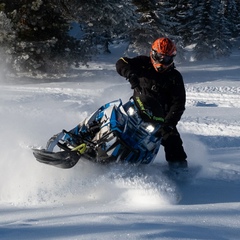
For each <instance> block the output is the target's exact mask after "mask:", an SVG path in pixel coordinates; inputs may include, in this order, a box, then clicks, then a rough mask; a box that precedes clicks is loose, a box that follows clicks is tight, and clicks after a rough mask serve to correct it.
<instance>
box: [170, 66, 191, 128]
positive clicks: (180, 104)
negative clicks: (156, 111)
mask: <svg viewBox="0 0 240 240" xmlns="http://www.w3.org/2000/svg"><path fill="white" fill-rule="evenodd" d="M174 71H175V73H176V76H175V78H173V80H172V93H171V94H172V102H171V105H170V108H169V111H168V113H167V115H166V117H165V123H166V124H169V125H173V126H176V125H177V123H178V121H179V120H180V119H181V116H182V114H183V112H184V111H185V103H186V91H185V86H184V82H183V78H182V75H181V74H180V73H179V72H178V71H177V70H174Z"/></svg>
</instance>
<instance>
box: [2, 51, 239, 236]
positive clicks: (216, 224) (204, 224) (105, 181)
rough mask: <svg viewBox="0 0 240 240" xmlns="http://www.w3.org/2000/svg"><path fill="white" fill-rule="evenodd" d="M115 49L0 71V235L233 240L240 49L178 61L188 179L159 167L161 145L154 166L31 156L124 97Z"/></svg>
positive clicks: (235, 230)
mask: <svg viewBox="0 0 240 240" xmlns="http://www.w3.org/2000/svg"><path fill="white" fill-rule="evenodd" d="M119 56H120V54H119V51H118V49H113V54H112V55H111V56H103V57H101V58H99V59H98V61H96V62H92V63H91V64H90V67H89V69H84V68H82V69H81V70H76V71H74V72H73V73H72V74H71V75H70V74H69V75H66V76H58V77H56V76H55V78H54V77H53V78H47V77H45V76H39V78H38V79H33V78H30V77H26V76H25V77H23V76H22V77H21V78H20V77H13V76H12V77H11V76H10V77H9V79H4V78H3V77H2V78H1V80H0V81H1V82H0V84H1V88H0V119H1V124H0V132H1V138H0V150H1V160H0V173H1V174H0V239H4V240H14V239H17V240H20V239H23V240H32V239H68V240H72V239H104V240H106V239H169V240H170V239H171V240H172V239H175V240H176V239H201V240H203V239H206V240H207V239H208V240H213V239H214V240H228V239H236V240H238V239H239V236H240V217H239V216H240V192H239V190H240V138H239V137H240V109H239V108H240V65H239V62H240V51H237V52H235V53H234V54H232V56H231V57H230V58H226V59H221V60H214V61H210V60H209V61H204V62H198V63H194V62H192V63H185V64H176V65H177V68H178V69H179V70H180V71H181V72H182V74H183V77H184V80H185V83H186V91H187V109H186V111H185V113H184V115H183V117H182V119H181V122H179V125H178V128H179V131H180V132H181V134H182V138H183V141H184V146H185V149H186V151H187V153H188V160H189V166H190V177H189V180H188V181H180V180H179V181H178V180H177V179H171V178H170V177H169V176H168V175H166V174H164V172H163V170H162V169H164V168H165V167H166V162H165V159H164V153H163V150H162V149H160V152H159V154H158V156H157V159H156V161H155V162H154V163H153V165H150V166H144V167H137V168H136V167H130V166H129V167H126V166H125V167H123V166H99V165H95V164H93V163H90V162H88V161H80V162H79V163H78V164H77V165H76V166H75V167H74V168H72V169H69V170H63V169H58V168H54V167H51V166H48V165H44V164H40V163H39V162H37V161H36V160H35V159H34V157H33V155H32V152H31V147H32V146H35V147H39V146H45V144H46V141H47V140H48V138H49V137H51V136H52V135H53V134H55V133H57V132H59V131H61V130H62V129H63V128H65V129H71V128H72V127H74V126H75V125H76V124H77V123H78V122H79V121H81V120H83V119H84V118H85V117H86V116H87V115H88V114H89V113H91V112H92V111H94V110H95V109H96V108H98V107H99V106H101V105H102V104H103V103H106V102H108V101H110V100H113V99H118V98H122V99H123V101H126V100H127V99H128V98H129V97H130V96H131V89H130V87H129V85H128V83H127V82H125V81H124V79H123V78H121V77H120V76H119V75H118V74H117V73H116V72H115V66H114V64H115V62H116V60H117V59H118V57H119ZM199 166H201V170H200V171H198V172H196V171H195V170H196V169H198V168H199ZM191 172H195V174H191Z"/></svg>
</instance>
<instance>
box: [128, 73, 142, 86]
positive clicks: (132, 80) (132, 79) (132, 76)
mask: <svg viewBox="0 0 240 240" xmlns="http://www.w3.org/2000/svg"><path fill="white" fill-rule="evenodd" d="M128 80H129V82H130V84H131V89H134V88H139V79H138V76H137V75H136V74H134V73H132V74H130V76H129V78H128Z"/></svg>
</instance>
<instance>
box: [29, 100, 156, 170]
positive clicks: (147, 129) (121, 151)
mask: <svg viewBox="0 0 240 240" xmlns="http://www.w3.org/2000/svg"><path fill="white" fill-rule="evenodd" d="M159 128H160V124H159V123H154V122H145V121H143V120H142V118H141V116H140V114H139V110H138V108H137V106H136V104H135V102H134V100H133V99H130V100H129V101H127V102H126V103H125V104H123V103H122V100H121V99H119V100H115V101H111V102H109V103H107V104H105V105H103V106H101V107H100V108H99V109H98V110H96V111H95V112H93V113H92V114H91V115H90V116H89V117H87V118H86V119H85V120H84V121H82V122H81V123H80V124H78V125H77V126H76V127H74V128H73V129H71V130H70V131H66V130H62V131H61V132H60V133H58V134H55V135H54V136H53V137H51V138H50V139H49V140H48V142H47V145H46V148H45V149H33V155H34V156H35V158H36V159H37V161H39V162H41V163H45V164H49V165H53V166H55V167H59V168H66V169H67V168H72V167H73V166H75V165H76V164H77V162H78V161H79V159H80V158H85V159H88V160H90V161H93V162H97V163H110V162H115V163H129V164H136V165H139V164H149V163H151V162H152V161H153V160H154V158H155V157H156V155H157V153H158V150H159V147H160V143H161V139H160V138H159V137H156V136H155V134H156V132H157V130H158V129H159Z"/></svg>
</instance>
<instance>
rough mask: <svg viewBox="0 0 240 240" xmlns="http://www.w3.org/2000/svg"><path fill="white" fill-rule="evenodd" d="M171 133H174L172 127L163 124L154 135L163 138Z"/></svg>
mask: <svg viewBox="0 0 240 240" xmlns="http://www.w3.org/2000/svg"><path fill="white" fill-rule="evenodd" d="M171 134H174V127H173V126H169V125H165V124H163V125H162V126H161V127H160V128H159V129H158V131H157V132H156V134H155V136H156V137H162V138H163V139H167V138H168V137H169V136H170V135H171Z"/></svg>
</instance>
